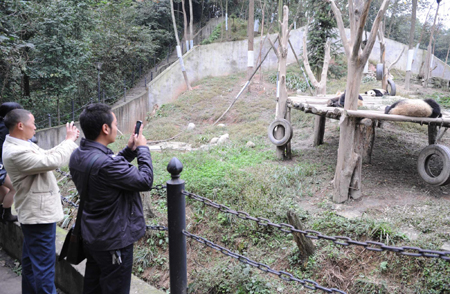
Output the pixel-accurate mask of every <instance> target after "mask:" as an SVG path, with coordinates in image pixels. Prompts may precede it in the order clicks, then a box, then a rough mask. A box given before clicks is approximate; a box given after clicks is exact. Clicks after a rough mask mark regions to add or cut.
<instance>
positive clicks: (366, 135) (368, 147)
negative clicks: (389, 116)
mask: <svg viewBox="0 0 450 294" xmlns="http://www.w3.org/2000/svg"><path fill="white" fill-rule="evenodd" d="M359 123H360V125H359V132H358V134H359V137H358V141H359V142H358V146H359V147H360V151H359V152H358V153H360V154H361V156H362V163H363V164H370V163H371V162H372V150H373V143H374V141H375V126H376V123H377V122H376V121H373V120H371V119H369V118H363V119H362V120H361V121H360V122H359Z"/></svg>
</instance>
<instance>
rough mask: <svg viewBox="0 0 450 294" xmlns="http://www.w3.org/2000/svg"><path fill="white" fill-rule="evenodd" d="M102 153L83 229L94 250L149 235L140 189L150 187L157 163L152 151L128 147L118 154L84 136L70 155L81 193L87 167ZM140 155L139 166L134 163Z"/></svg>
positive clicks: (92, 178) (90, 183) (91, 179)
mask: <svg viewBox="0 0 450 294" xmlns="http://www.w3.org/2000/svg"><path fill="white" fill-rule="evenodd" d="M97 153H99V154H101V155H100V157H99V158H98V159H97V161H96V162H95V163H94V165H93V166H92V170H91V173H90V177H89V180H88V189H87V190H88V193H87V199H86V200H85V204H84V211H83V216H82V218H81V232H82V236H83V239H84V241H85V242H86V244H87V245H88V247H89V249H91V250H99V251H108V250H114V249H121V248H124V247H126V246H128V245H131V244H132V243H134V242H136V241H137V240H139V239H140V238H141V237H142V236H143V235H144V234H145V220H144V214H143V210H142V202H141V198H140V195H139V191H148V190H150V188H151V186H152V183H153V166H152V159H151V156H150V150H149V149H148V147H146V146H142V147H138V148H137V149H136V150H135V151H134V152H133V151H131V149H129V148H128V147H126V148H125V149H123V150H122V151H120V152H119V154H117V155H114V153H113V152H112V151H111V150H110V149H109V148H107V147H106V146H104V145H102V144H100V143H97V142H94V141H91V140H87V139H82V140H81V143H80V147H79V148H78V149H76V150H75V151H74V152H73V153H72V156H71V157H70V163H69V168H70V173H71V175H72V179H73V182H74V183H75V186H76V187H77V190H78V192H79V193H80V195H81V194H82V189H83V187H84V184H85V181H86V177H85V173H86V168H87V165H88V164H89V162H90V160H91V158H92V157H93V155H95V154H97ZM136 156H137V158H138V160H137V161H138V166H139V167H138V168H136V167H135V166H133V165H132V164H131V163H130V162H131V161H132V160H133V159H134V158H136Z"/></svg>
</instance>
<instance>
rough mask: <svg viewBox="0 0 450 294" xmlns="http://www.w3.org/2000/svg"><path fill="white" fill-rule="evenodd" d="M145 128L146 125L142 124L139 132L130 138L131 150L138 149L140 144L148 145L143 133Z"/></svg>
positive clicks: (129, 146) (129, 145)
mask: <svg viewBox="0 0 450 294" xmlns="http://www.w3.org/2000/svg"><path fill="white" fill-rule="evenodd" d="M143 129H144V125H141V128H140V129H139V134H137V135H136V134H132V135H131V136H130V139H129V140H128V148H130V149H131V150H133V151H134V150H136V148H137V147H138V146H146V145H147V139H145V137H144V135H142V130H143Z"/></svg>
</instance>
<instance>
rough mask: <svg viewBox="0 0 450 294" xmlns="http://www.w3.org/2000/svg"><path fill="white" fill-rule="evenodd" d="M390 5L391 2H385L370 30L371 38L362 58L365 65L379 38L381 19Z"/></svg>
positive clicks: (385, 0)
mask: <svg viewBox="0 0 450 294" xmlns="http://www.w3.org/2000/svg"><path fill="white" fill-rule="evenodd" d="M388 4H389V0H383V3H382V4H381V7H380V10H379V11H378V13H377V17H376V18H375V21H374V22H373V25H372V29H371V30H370V37H369V39H368V40H367V44H366V47H364V51H363V54H362V56H361V61H363V62H364V63H365V62H366V61H367V59H368V58H369V55H370V52H371V51H372V48H373V45H374V44H375V40H376V38H377V34H376V32H377V31H378V28H379V26H380V22H381V18H382V17H383V15H384V14H385V13H386V9H387V7H388Z"/></svg>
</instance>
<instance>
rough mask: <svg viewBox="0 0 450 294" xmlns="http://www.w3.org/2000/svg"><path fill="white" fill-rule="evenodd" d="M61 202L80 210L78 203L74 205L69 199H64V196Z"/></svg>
mask: <svg viewBox="0 0 450 294" xmlns="http://www.w3.org/2000/svg"><path fill="white" fill-rule="evenodd" d="M61 200H62V201H63V202H66V203H68V204H69V205H71V206H73V207H76V208H78V205H77V204H76V203H74V202H73V201H71V200H69V199H67V198H66V197H64V196H62V195H61Z"/></svg>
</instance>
